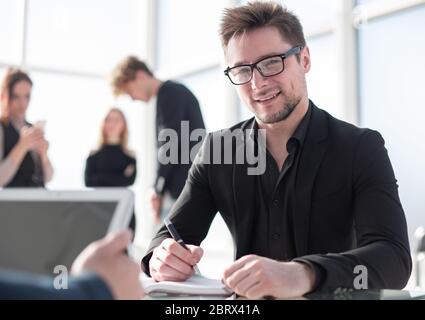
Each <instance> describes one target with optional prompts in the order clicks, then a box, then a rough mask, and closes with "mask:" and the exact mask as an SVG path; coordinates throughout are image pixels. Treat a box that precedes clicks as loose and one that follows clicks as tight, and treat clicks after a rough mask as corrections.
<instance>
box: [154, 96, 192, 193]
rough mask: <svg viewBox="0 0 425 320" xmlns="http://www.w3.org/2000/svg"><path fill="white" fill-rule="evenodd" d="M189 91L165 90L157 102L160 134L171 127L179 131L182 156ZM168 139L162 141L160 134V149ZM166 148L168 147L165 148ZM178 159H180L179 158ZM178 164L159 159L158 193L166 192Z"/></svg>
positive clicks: (156, 189) (159, 154)
mask: <svg viewBox="0 0 425 320" xmlns="http://www.w3.org/2000/svg"><path fill="white" fill-rule="evenodd" d="M187 94H188V93H187V92H185V91H184V90H177V89H174V88H173V89H172V90H170V91H168V92H164V94H162V95H161V96H158V104H157V113H158V117H157V121H158V122H157V127H158V135H160V133H161V130H163V129H171V130H174V132H176V133H177V136H178V145H177V148H178V149H179V152H178V155H179V158H180V142H181V121H182V120H185V113H186V110H187V109H188V108H190V107H191V106H188V105H187V103H188V100H187V96H186V95H187ZM167 142H168V141H160V139H159V136H158V150H162V148H161V147H163V146H164V145H165V144H166V143H167ZM163 149H164V150H165V149H166V148H163ZM161 154H162V153H160V152H158V157H161ZM178 161H180V160H179V159H178ZM175 165H178V164H163V163H161V161H160V160H159V159H158V162H157V174H156V179H155V184H154V188H155V191H156V192H157V193H158V194H163V193H164V188H165V186H166V185H167V182H168V180H169V178H170V175H171V173H172V170H173V166H175Z"/></svg>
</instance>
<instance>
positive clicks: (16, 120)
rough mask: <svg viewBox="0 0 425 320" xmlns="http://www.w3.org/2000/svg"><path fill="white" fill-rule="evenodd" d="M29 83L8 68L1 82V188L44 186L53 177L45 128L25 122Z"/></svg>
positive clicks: (29, 93)
mask: <svg viewBox="0 0 425 320" xmlns="http://www.w3.org/2000/svg"><path fill="white" fill-rule="evenodd" d="M31 90H32V80H31V79H30V77H29V76H28V74H27V73H25V72H24V71H22V70H20V69H14V68H9V69H7V71H6V75H5V77H4V79H3V82H2V85H1V90H0V98H1V117H0V187H3V188H6V187H44V185H45V183H46V182H49V181H50V180H51V179H52V177H53V168H52V165H51V163H50V160H49V157H48V155H47V150H48V148H49V143H48V142H47V140H46V139H45V137H44V128H43V127H44V125H43V124H42V123H41V122H39V123H36V124H34V125H32V124H31V123H29V122H28V121H27V119H26V114H27V109H28V105H29V103H30V99H31Z"/></svg>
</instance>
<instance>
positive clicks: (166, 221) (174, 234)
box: [164, 218, 201, 274]
mask: <svg viewBox="0 0 425 320" xmlns="http://www.w3.org/2000/svg"><path fill="white" fill-rule="evenodd" d="M164 224H165V226H166V227H167V229H168V231H169V232H170V233H171V236H172V237H173V239H174V240H176V242H177V243H178V244H180V245H181V246H182V247H183V248H185V249H186V250H189V248H188V247H187V246H186V244H185V243H184V241H183V239H182V238H181V237H180V235H179V233H178V232H177V230H176V228H175V227H174V225H173V224H172V223H171V221H170V219H168V218H165V219H164ZM193 269H194V270H195V273H197V274H201V271H199V268H198V266H196V265H194V266H193Z"/></svg>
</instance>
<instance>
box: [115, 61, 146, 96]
mask: <svg viewBox="0 0 425 320" xmlns="http://www.w3.org/2000/svg"><path fill="white" fill-rule="evenodd" d="M137 71H143V72H145V73H147V74H148V75H149V76H151V77H153V73H152V71H151V70H150V69H149V68H148V66H147V65H146V63H144V62H143V61H141V60H139V59H138V58H137V57H135V56H128V57H126V58H124V59H123V60H122V61H121V62H120V63H119V64H118V65H117V66H116V67H115V69H114V70H113V71H112V77H111V78H112V79H111V87H112V91H113V93H114V95H115V96H118V95H120V94H122V93H123V91H124V87H125V85H126V84H127V83H129V82H130V81H132V80H134V79H136V73H137Z"/></svg>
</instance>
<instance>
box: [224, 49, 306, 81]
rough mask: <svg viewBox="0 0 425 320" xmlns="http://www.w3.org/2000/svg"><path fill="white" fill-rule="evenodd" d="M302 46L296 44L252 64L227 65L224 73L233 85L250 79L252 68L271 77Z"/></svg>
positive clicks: (280, 71)
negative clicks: (285, 50) (280, 52)
mask: <svg viewBox="0 0 425 320" xmlns="http://www.w3.org/2000/svg"><path fill="white" fill-rule="evenodd" d="M303 48H304V46H296V47H293V48H292V49H290V50H289V51H287V52H285V53H282V54H277V55H274V56H270V57H266V58H264V59H261V60H259V61H257V62H256V63H253V64H241V65H239V66H235V67H232V68H230V67H228V68H227V69H226V70H224V74H225V75H226V76H227V77H229V80H230V81H231V82H232V83H233V84H235V85H241V84H245V83H248V82H250V81H251V79H252V74H253V72H254V68H255V69H257V70H258V72H259V73H260V74H261V75H262V76H263V77H272V76H275V75H278V74H279V73H282V72H283V70H284V69H285V62H284V60H285V59H286V58H287V57H289V56H291V55H294V54H299V53H300V52H301V50H302V49H303Z"/></svg>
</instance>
